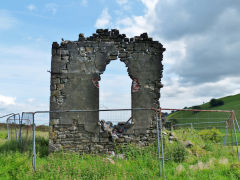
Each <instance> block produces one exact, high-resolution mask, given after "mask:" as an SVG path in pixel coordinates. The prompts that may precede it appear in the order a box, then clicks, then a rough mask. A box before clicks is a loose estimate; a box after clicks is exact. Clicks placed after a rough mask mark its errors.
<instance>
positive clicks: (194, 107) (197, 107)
mask: <svg viewBox="0 0 240 180" xmlns="http://www.w3.org/2000/svg"><path fill="white" fill-rule="evenodd" d="M192 109H201V106H193V107H192ZM198 112H199V111H193V113H194V114H196V113H198Z"/></svg>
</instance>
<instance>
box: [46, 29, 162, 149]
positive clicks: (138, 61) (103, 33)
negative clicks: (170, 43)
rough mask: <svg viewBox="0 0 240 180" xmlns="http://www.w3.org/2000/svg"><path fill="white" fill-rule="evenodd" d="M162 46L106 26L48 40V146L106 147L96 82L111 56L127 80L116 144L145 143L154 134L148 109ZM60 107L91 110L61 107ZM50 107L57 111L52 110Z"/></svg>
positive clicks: (109, 143) (155, 102)
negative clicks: (126, 119) (126, 116)
mask: <svg viewBox="0 0 240 180" xmlns="http://www.w3.org/2000/svg"><path fill="white" fill-rule="evenodd" d="M164 51H165V49H164V48H163V46H162V44H161V43H159V42H158V41H153V40H152V38H149V37H148V35H147V33H143V34H141V35H140V36H135V37H133V38H127V37H126V35H125V34H119V31H118V30H116V29H112V30H111V31H109V30H108V29H104V30H103V29H98V30H97V31H96V33H94V34H93V35H92V36H90V37H84V35H83V34H80V35H79V38H78V41H64V40H63V41H62V42H61V44H60V45H59V44H58V43H57V42H53V44H52V62H51V97H50V111H52V113H50V137H49V149H50V151H57V150H61V149H63V150H70V151H78V152H84V153H90V152H96V153H98V152H107V151H111V150H113V149H114V142H113V140H112V139H111V138H110V137H109V134H108V133H107V132H104V131H101V127H100V126H99V112H98V111H97V110H99V85H98V82H99V81H100V80H101V74H103V73H104V71H105V69H106V66H107V65H108V64H109V63H110V61H112V60H117V59H120V61H122V62H123V63H125V65H126V68H127V71H128V74H129V76H130V78H131V79H132V87H131V106H132V109H133V110H132V112H131V114H132V125H131V127H130V128H129V129H128V130H127V132H125V133H124V134H123V135H122V136H121V137H120V138H119V139H117V141H116V142H117V143H131V142H136V143H143V144H148V143H149V142H151V141H152V140H153V139H155V134H156V132H155V131H156V130H155V127H154V125H155V123H154V121H155V120H154V111H149V110H141V111H140V110H134V109H135V108H158V107H159V98H160V88H161V87H162V84H161V78H162V71H163V65H162V58H163V55H162V54H163V52H164ZM64 110H96V111H92V112H61V113H59V112H60V111H64ZM56 111H59V112H58V113H57V112H56Z"/></svg>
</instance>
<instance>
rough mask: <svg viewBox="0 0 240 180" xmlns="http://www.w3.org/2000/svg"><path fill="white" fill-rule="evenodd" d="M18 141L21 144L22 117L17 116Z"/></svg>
mask: <svg viewBox="0 0 240 180" xmlns="http://www.w3.org/2000/svg"><path fill="white" fill-rule="evenodd" d="M19 141H20V143H22V117H20V115H19Z"/></svg>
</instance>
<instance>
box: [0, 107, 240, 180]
mask: <svg viewBox="0 0 240 180" xmlns="http://www.w3.org/2000/svg"><path fill="white" fill-rule="evenodd" d="M130 110H131V111H132V110H153V111H154V112H155V120H156V130H157V134H156V135H157V146H158V168H159V176H160V177H164V178H165V167H164V166H165V164H164V163H165V158H164V144H163V139H164V137H163V120H162V111H192V112H195V111H196V112H225V113H230V114H231V118H232V123H233V130H234V135H235V140H236V146H237V155H238V160H239V149H238V141H237V135H236V126H237V129H238V131H239V132H240V129H239V124H238V121H237V117H236V114H235V112H234V111H230V110H198V109H171V108H159V109H154V108H134V109H99V110H62V111H35V112H23V113H22V116H21V118H20V119H19V125H20V129H19V138H18V139H19V140H21V128H22V122H23V120H24V119H23V114H24V113H26V114H30V115H32V166H33V170H34V171H36V144H35V143H36V142H35V126H36V125H35V115H36V114H44V113H48V114H50V113H74V112H75V113H76V112H100V111H130ZM17 115H19V114H15V113H10V114H7V115H4V116H2V117H0V118H4V117H8V118H7V121H6V122H7V126H8V120H9V118H11V117H14V122H16V121H15V117H16V116H17ZM19 117H20V115H19ZM28 120H29V121H30V119H28ZM220 122H221V123H226V121H219V122H213V123H220ZM203 123H205V124H206V123H207V122H203ZM211 123H212V122H211ZM211 123H210V122H209V124H211ZM186 124H188V125H190V127H191V135H192V129H193V125H194V124H200V123H185V125H186ZM201 124H202V123H201ZM178 126H181V124H178ZM227 129H228V125H227V123H226V126H225V130H226V131H227ZM225 134H226V133H225ZM8 137H9V136H8ZM225 138H226V136H225ZM225 138H224V144H225V143H226V140H225Z"/></svg>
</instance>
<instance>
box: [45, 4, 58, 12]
mask: <svg viewBox="0 0 240 180" xmlns="http://www.w3.org/2000/svg"><path fill="white" fill-rule="evenodd" d="M45 7H46V9H47V10H48V11H50V12H51V13H52V15H55V14H56V13H57V4H55V3H48V4H46V5H45Z"/></svg>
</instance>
